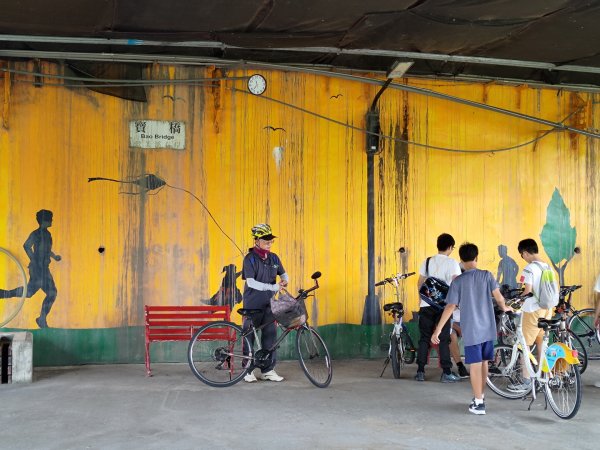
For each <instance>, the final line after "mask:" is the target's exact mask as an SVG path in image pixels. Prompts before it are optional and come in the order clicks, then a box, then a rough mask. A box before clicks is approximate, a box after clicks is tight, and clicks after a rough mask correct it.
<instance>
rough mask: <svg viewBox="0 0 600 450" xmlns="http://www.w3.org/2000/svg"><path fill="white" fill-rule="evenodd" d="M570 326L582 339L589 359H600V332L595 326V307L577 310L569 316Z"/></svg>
mask: <svg viewBox="0 0 600 450" xmlns="http://www.w3.org/2000/svg"><path fill="white" fill-rule="evenodd" d="M568 327H569V329H570V330H571V331H573V333H575V334H576V335H577V336H578V337H579V339H581V342H582V343H583V345H584V346H585V350H586V352H587V357H588V359H592V360H593V359H600V334H599V332H598V330H597V329H596V327H595V326H594V309H593V308H587V309H582V310H581V311H577V312H576V313H575V315H573V316H571V317H570V318H569V323H568Z"/></svg>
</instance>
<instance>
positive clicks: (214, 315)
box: [148, 312, 227, 320]
mask: <svg viewBox="0 0 600 450" xmlns="http://www.w3.org/2000/svg"><path fill="white" fill-rule="evenodd" d="M225 317H227V314H226V313H220V312H219V313H209V314H206V313H204V314H203V313H195V314H189V313H188V314H148V318H149V319H150V320H158V319H207V320H217V319H218V320H222V319H224V318H225Z"/></svg>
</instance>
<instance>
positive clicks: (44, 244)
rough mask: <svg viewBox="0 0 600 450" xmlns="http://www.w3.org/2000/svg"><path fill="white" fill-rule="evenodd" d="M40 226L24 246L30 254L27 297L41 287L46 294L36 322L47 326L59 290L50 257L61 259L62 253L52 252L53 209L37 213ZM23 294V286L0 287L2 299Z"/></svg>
mask: <svg viewBox="0 0 600 450" xmlns="http://www.w3.org/2000/svg"><path fill="white" fill-rule="evenodd" d="M35 218H36V219H37V222H38V224H39V225H40V226H39V228H37V229H35V230H33V231H32V232H31V234H30V235H29V237H28V238H27V240H26V241H25V243H24V244H23V248H24V249H25V253H27V256H29V283H27V297H28V298H31V297H32V296H33V295H34V294H35V293H36V292H37V291H39V290H40V289H41V290H42V291H43V292H44V293H45V294H46V298H44V301H43V303H42V310H41V312H40V316H39V317H38V318H37V319H35V322H36V323H37V324H38V326H39V327H40V328H47V327H48V323H47V321H46V319H47V317H48V314H50V310H51V309H52V305H53V304H54V301H55V300H56V295H57V294H58V291H57V290H56V284H54V278H52V274H51V273H50V258H52V259H54V260H55V261H60V260H61V257H60V255H56V254H55V253H53V252H52V235H51V234H50V232H49V231H48V228H49V227H51V226H52V211H48V210H47V209H42V210H40V211H38V212H37V214H36V215H35ZM22 295H23V286H19V287H17V288H14V289H11V290H5V289H0V299H3V298H13V297H21V296H22Z"/></svg>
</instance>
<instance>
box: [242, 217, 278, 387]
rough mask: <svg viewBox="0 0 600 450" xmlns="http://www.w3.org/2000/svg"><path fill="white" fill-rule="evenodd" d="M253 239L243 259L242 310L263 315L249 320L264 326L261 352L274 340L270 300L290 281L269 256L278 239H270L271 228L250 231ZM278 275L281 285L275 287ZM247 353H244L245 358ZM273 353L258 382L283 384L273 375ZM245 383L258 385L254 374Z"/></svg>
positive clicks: (247, 323) (246, 322) (247, 324)
mask: <svg viewBox="0 0 600 450" xmlns="http://www.w3.org/2000/svg"><path fill="white" fill-rule="evenodd" d="M252 237H253V238H254V247H252V248H250V249H249V250H248V254H247V255H246V256H245V257H244V263H243V268H242V279H244V280H246V284H245V286H244V294H243V300H244V308H248V309H260V310H261V311H262V313H260V314H255V315H253V316H252V320H254V325H255V326H256V327H259V326H261V325H264V324H267V323H268V325H267V326H265V327H264V328H262V330H261V345H262V348H264V349H266V348H270V347H272V346H273V344H274V343H275V340H276V338H277V328H276V327H275V323H274V318H273V314H272V313H271V297H273V295H275V293H276V292H278V291H279V290H280V289H281V288H282V287H285V286H287V284H288V281H289V278H288V275H287V273H286V272H285V269H284V268H283V265H282V264H281V260H280V259H279V257H278V256H277V255H276V254H275V253H272V252H271V246H272V245H273V243H274V241H275V238H276V237H277V236H274V235H273V231H272V230H271V227H270V226H269V225H268V224H266V223H259V224H257V225H255V226H253V227H252ZM277 275H279V278H280V281H279V283H277ZM249 328H250V319H245V320H244V331H246V330H248V329H249ZM248 339H249V340H250V344H251V345H254V336H253V335H252V334H250V335H249V336H248ZM248 350H249V349H244V353H245V354H247V353H248ZM275 355H276V354H275V352H273V354H272V358H271V361H270V364H269V366H267V367H266V368H265V369H262V371H261V372H262V373H261V374H260V375H259V378H260V379H261V380H268V381H283V377H281V376H279V375H278V374H277V372H275V370H274V368H275V364H276V358H275ZM244 381H246V382H248V383H253V382H255V381H257V378H256V376H255V375H254V373H253V372H250V373H248V374H246V376H245V377H244Z"/></svg>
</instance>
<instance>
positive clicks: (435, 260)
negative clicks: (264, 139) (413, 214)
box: [415, 233, 460, 383]
mask: <svg viewBox="0 0 600 450" xmlns="http://www.w3.org/2000/svg"><path fill="white" fill-rule="evenodd" d="M455 244H456V242H455V241H454V238H453V237H452V236H451V235H449V234H447V233H444V234H440V235H439V236H438V238H437V248H438V253H437V255H434V256H431V257H429V258H427V259H426V260H425V261H423V263H422V264H421V268H420V269H419V281H418V287H419V288H420V287H421V285H422V284H423V282H424V281H425V280H426V279H427V278H429V277H435V278H438V279H440V280H442V281H444V282H446V284H448V285H450V283H452V280H454V278H456V277H457V276H459V275H460V266H459V265H458V262H457V261H456V260H454V259H452V258H450V253H452V251H453V250H454V245H455ZM419 306H420V308H419V334H420V338H419V349H418V352H417V365H418V367H417V374H416V375H415V380H417V381H425V365H426V364H427V355H428V353H429V346H430V341H431V335H432V334H433V331H434V330H435V327H436V326H437V323H438V321H439V319H440V317H441V315H442V311H443V310H438V309H436V308H435V307H433V306H430V305H429V303H427V302H426V301H424V300H421V303H420V305H419ZM439 338H440V343H439V346H438V351H439V357H440V365H441V366H442V370H443V373H442V377H441V382H442V383H454V382H456V381H460V377H458V376H457V375H456V374H453V373H452V361H451V359H450V347H449V344H450V321H448V322H447V323H446V324H445V325H444V328H443V329H442V331H441V333H440V336H439Z"/></svg>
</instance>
